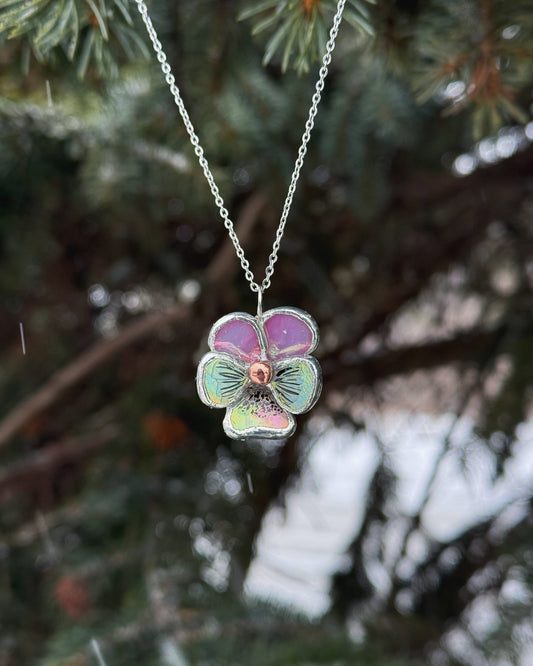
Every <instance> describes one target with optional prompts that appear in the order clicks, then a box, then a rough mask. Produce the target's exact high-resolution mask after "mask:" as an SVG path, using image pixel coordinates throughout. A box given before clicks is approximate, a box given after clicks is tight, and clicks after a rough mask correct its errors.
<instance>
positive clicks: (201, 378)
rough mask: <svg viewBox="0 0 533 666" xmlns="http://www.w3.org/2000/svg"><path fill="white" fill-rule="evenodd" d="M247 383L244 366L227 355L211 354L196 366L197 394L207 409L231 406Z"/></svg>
mask: <svg viewBox="0 0 533 666" xmlns="http://www.w3.org/2000/svg"><path fill="white" fill-rule="evenodd" d="M247 382H248V377H247V375H246V371H245V366H244V364H243V363H241V362H240V361H238V360H237V359H235V358H234V357H233V356H230V355H229V354H223V353H220V352H211V353H209V354H206V355H205V356H204V357H203V358H202V360H201V361H200V364H199V365H198V374H197V376H196V386H197V388H198V394H199V396H200V399H201V400H202V402H204V403H205V404H206V405H209V407H227V406H228V405H231V404H232V403H233V402H234V401H235V400H236V399H237V398H238V397H239V396H240V394H241V392H242V389H243V387H244V386H245V384H246V383H247Z"/></svg>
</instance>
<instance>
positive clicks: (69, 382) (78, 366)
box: [0, 304, 192, 448]
mask: <svg viewBox="0 0 533 666" xmlns="http://www.w3.org/2000/svg"><path fill="white" fill-rule="evenodd" d="M191 313H192V310H191V308H190V307H188V306H185V305H181V304H179V305H172V306H171V307H169V308H166V309H165V310H162V311H161V312H154V313H151V314H149V315H147V316H146V317H143V318H142V319H140V320H139V321H134V322H133V323H131V324H129V325H128V326H126V327H124V328H123V329H122V331H121V332H120V333H119V335H117V337H116V338H113V339H112V340H104V341H102V342H97V343H96V344H95V345H93V346H92V347H91V348H90V349H88V350H87V351H85V352H83V353H82V354H81V355H80V356H78V357H77V358H75V359H74V360H73V361H72V362H71V363H69V364H68V365H67V366H65V367H64V368H61V370H58V371H57V372H55V373H54V374H53V375H52V376H51V377H50V379H49V380H48V381H47V382H46V383H45V384H44V385H43V386H41V388H40V389H38V390H37V391H36V392H35V393H33V394H32V395H30V396H29V397H28V398H26V400H23V401H22V402H21V403H20V404H19V405H17V406H16V407H15V409H13V410H12V411H11V412H10V413H9V414H8V415H7V416H6V417H5V418H4V420H3V421H2V422H1V423H0V448H1V447H2V446H5V445H6V444H7V442H8V440H9V439H10V437H12V436H13V435H14V434H15V433H16V432H18V430H20V428H22V426H23V425H24V424H25V423H27V422H28V421H29V420H30V419H32V418H33V417H34V416H37V414H39V413H41V412H42V411H44V410H45V409H47V408H48V407H50V406H51V405H53V404H54V403H55V402H56V401H57V400H58V399H59V398H60V397H62V396H63V395H64V394H65V392H66V391H67V390H68V389H71V388H72V387H73V386H75V385H76V384H78V383H79V382H80V381H81V380H82V379H84V378H85V377H86V376H87V375H89V374H91V373H92V372H94V371H95V370H96V369H97V368H99V367H100V366H101V365H103V364H104V363H107V362H108V361H109V360H110V359H111V358H113V357H114V356H116V355H117V354H118V353H119V352H121V351H122V350H123V349H125V348H126V347H128V346H130V345H132V344H134V343H136V342H139V341H140V340H142V339H144V338H146V337H148V336H149V335H152V334H153V333H154V332H155V331H157V330H159V329H160V328H161V327H163V326H166V325H168V324H181V325H184V324H186V323H187V322H189V321H190V319H191Z"/></svg>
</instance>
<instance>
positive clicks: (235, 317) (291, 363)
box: [196, 307, 322, 439]
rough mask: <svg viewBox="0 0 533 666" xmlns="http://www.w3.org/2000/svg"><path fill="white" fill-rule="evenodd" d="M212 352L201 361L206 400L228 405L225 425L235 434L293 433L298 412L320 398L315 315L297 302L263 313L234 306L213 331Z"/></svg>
mask: <svg viewBox="0 0 533 666" xmlns="http://www.w3.org/2000/svg"><path fill="white" fill-rule="evenodd" d="M208 342H209V348H210V350H211V351H210V352H208V353H207V354H205V356H203V358H202V359H201V361H200V363H199V365H198V373H197V376H196V385H197V388H198V394H199V396H200V399H201V400H202V402H203V403H205V404H206V405H208V406H209V407H218V408H221V407H225V408H226V416H225V418H224V423H223V425H224V431H225V432H226V434H227V435H228V437H232V438H233V439H245V438H247V437H264V438H270V439H278V438H281V437H288V436H289V435H291V434H292V433H293V432H294V430H295V428H296V421H295V419H294V416H293V414H302V413H303V412H307V411H308V410H310V409H311V407H312V406H313V405H314V404H315V403H316V401H317V400H318V397H319V395H320V391H321V389H322V374H321V371H320V365H319V363H318V361H317V360H316V359H315V358H314V357H313V356H310V354H311V352H313V351H314V350H315V349H316V346H317V344H318V328H317V325H316V323H315V321H314V319H313V318H312V317H311V316H310V315H309V314H307V312H304V311H303V310H299V309H298V308H291V307H284V308H274V309H272V310H268V311H267V312H264V313H263V314H262V315H261V316H257V317H253V316H252V315H249V314H246V313H245V312H233V313H231V314H229V315H226V316H225V317H222V318H221V319H219V320H218V321H217V322H216V323H215V324H214V325H213V327H212V328H211V331H210V333H209V339H208Z"/></svg>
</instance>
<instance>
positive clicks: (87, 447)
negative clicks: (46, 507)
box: [0, 424, 118, 498]
mask: <svg viewBox="0 0 533 666" xmlns="http://www.w3.org/2000/svg"><path fill="white" fill-rule="evenodd" d="M117 434H118V428H117V427H116V426H115V425H112V424H108V425H107V426H104V427H103V428H101V429H100V430H98V431H96V432H94V433H92V434H91V435H86V436H83V437H66V438H65V439H62V440H61V441H59V442H56V443H54V444H48V445H47V446H45V447H43V448H42V449H40V450H39V451H36V452H35V453H32V454H31V455H30V456H28V457H27V458H25V459H24V460H21V461H19V462H16V463H13V464H12V465H10V466H8V467H7V468H6V469H5V470H4V471H3V472H2V473H1V474H0V498H1V497H2V496H3V495H5V494H7V493H10V492H11V493H13V492H15V493H16V492H20V491H21V490H25V489H26V487H27V486H28V484H29V483H32V482H33V480H34V479H35V478H36V477H42V476H45V475H49V474H50V472H52V471H53V470H54V469H56V468H57V467H60V466H61V465H65V464H68V463H72V462H75V461H78V460H81V459H83V458H87V457H88V456H90V455H92V454H93V453H96V452H97V451H99V450H100V449H102V448H103V447H104V446H106V444H108V443H109V442H111V441H112V440H113V439H114V438H115V437H116V436H117Z"/></svg>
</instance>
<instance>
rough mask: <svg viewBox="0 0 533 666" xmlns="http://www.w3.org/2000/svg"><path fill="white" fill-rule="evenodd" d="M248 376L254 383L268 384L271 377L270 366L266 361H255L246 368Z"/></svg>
mask: <svg viewBox="0 0 533 666" xmlns="http://www.w3.org/2000/svg"><path fill="white" fill-rule="evenodd" d="M248 377H249V378H250V379H251V380H252V381H253V383H254V384H259V385H260V386H263V385H264V384H269V383H270V380H271V379H272V366H271V365H270V363H269V362H268V361H256V362H255V363H252V365H251V366H250V367H249V368H248Z"/></svg>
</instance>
